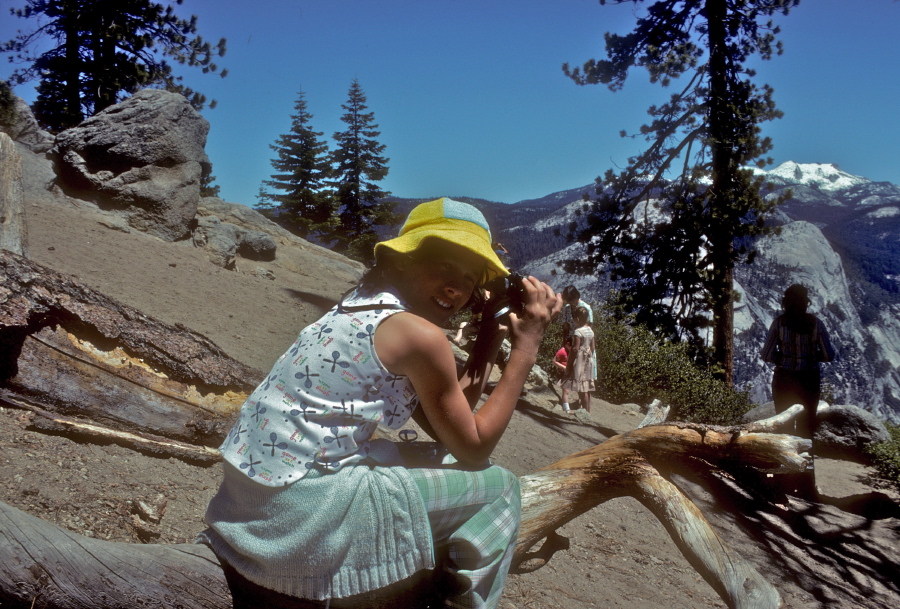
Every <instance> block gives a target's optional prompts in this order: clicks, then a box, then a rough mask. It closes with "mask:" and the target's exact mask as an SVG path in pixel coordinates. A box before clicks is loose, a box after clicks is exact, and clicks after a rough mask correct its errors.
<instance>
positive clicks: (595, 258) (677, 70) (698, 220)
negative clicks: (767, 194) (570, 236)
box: [563, 0, 799, 384]
mask: <svg viewBox="0 0 900 609" xmlns="http://www.w3.org/2000/svg"><path fill="white" fill-rule="evenodd" d="M632 1H633V2H634V4H640V3H641V2H643V0H621V1H617V2H615V3H616V4H622V3H625V2H632ZM605 3H606V2H605V0H601V4H605ZM798 3H799V0H658V1H653V2H647V4H648V5H649V6H647V7H646V10H645V13H646V14H645V15H644V16H642V17H640V18H638V20H637V22H636V25H635V27H634V29H633V31H632V32H630V33H629V34H627V35H625V36H620V35H616V34H611V33H607V34H606V55H607V59H605V60H599V61H597V60H593V59H591V60H589V61H587V62H586V63H585V64H584V65H583V66H582V67H581V68H575V69H570V68H569V66H568V65H564V66H563V70H564V72H565V73H566V74H567V75H568V76H569V77H571V78H572V79H573V80H574V81H575V82H576V83H578V84H580V85H586V84H598V83H599V84H604V85H606V86H608V87H609V88H610V90H612V91H617V90H619V89H621V88H622V87H623V85H624V82H625V80H626V77H627V75H628V71H629V69H630V68H632V67H642V68H645V69H646V70H647V71H648V72H649V75H650V81H651V82H654V83H659V84H661V85H662V86H664V87H668V86H669V85H670V84H672V82H673V81H676V80H677V81H678V86H679V90H677V91H676V92H675V93H674V94H672V95H671V97H670V98H669V100H668V101H667V102H666V103H664V104H662V105H659V106H656V105H654V106H651V107H650V108H649V109H648V114H650V116H651V117H652V119H653V120H652V121H651V122H650V123H649V124H648V125H644V126H643V127H641V129H640V136H641V137H643V138H644V139H645V140H646V141H647V142H648V146H647V148H646V150H645V151H644V152H642V153H640V154H639V155H637V156H635V157H632V158H630V159H629V160H628V161H629V162H628V166H627V167H626V168H625V169H624V170H623V171H621V172H620V173H618V174H617V173H615V172H613V171H612V170H610V171H608V172H607V173H606V175H605V176H604V178H603V179H602V180H601V179H599V178H598V180H597V182H598V194H599V197H598V199H597V200H596V201H594V202H593V203H592V207H591V211H590V213H589V216H588V223H587V227H586V228H585V229H584V230H581V231H578V238H579V240H580V241H582V242H584V243H585V244H586V247H587V251H588V256H587V258H586V259H585V260H577V261H569V262H568V263H567V265H566V266H567V268H569V269H570V270H578V271H581V272H590V271H595V270H598V269H600V268H607V269H609V270H610V271H611V274H612V276H613V278H614V279H617V280H619V281H620V282H621V283H620V285H621V288H622V289H621V291H620V292H619V294H620V296H621V302H620V304H624V305H625V306H626V308H627V309H629V310H631V311H632V312H635V313H636V317H637V320H638V321H639V322H641V323H644V324H646V325H648V326H649V327H651V328H652V329H654V330H655V331H657V332H660V333H662V334H665V335H668V336H669V337H673V338H678V337H683V338H687V339H689V340H691V342H693V343H694V345H695V346H697V347H698V351H699V352H701V353H702V352H704V351H705V349H704V344H705V337H704V336H703V329H704V328H705V327H706V326H707V325H708V324H709V321H708V318H709V317H710V314H711V317H712V321H711V323H712V329H713V336H712V348H711V350H709V351H706V355H708V356H710V357H711V363H712V364H714V366H715V368H716V369H717V371H718V373H719V374H720V376H721V377H722V378H723V380H725V381H726V382H727V383H729V384H731V383H732V381H733V365H734V364H733V357H734V330H733V326H734V302H735V298H736V295H735V292H734V267H735V264H736V263H738V262H740V261H742V260H743V261H745V262H751V261H752V255H753V250H752V243H753V239H754V238H755V237H757V236H759V235H761V234H765V233H766V232H768V230H769V229H768V228H767V227H766V225H765V219H766V217H767V216H768V215H769V214H770V213H771V212H772V210H773V209H774V207H775V206H776V205H777V204H778V203H779V201H778V200H766V199H764V198H763V197H762V196H761V195H760V187H761V186H762V180H761V179H759V178H755V177H754V175H753V172H752V171H751V170H750V169H748V166H749V165H751V164H755V165H757V166H759V167H764V166H765V165H767V164H769V163H771V162H772V161H771V159H769V158H764V157H763V155H764V154H765V153H766V152H768V151H769V150H770V149H771V147H772V143H771V141H770V140H769V138H762V137H761V136H760V123H762V122H764V121H768V120H772V119H774V118H778V117H780V116H781V112H780V111H778V110H777V109H776V107H775V104H774V101H773V99H772V89H771V88H770V87H769V86H768V85H763V86H761V87H758V86H757V85H756V84H754V82H753V77H754V76H755V73H754V71H753V70H751V69H750V68H748V67H747V62H748V60H749V59H750V58H751V57H752V56H754V55H758V56H759V57H761V58H762V59H770V58H771V57H772V56H773V55H775V54H780V53H781V52H782V46H781V43H780V42H777V41H776V39H775V37H776V35H777V34H778V32H779V29H778V28H777V27H775V26H774V25H773V24H772V22H771V21H770V20H769V21H763V19H764V18H767V17H770V16H771V15H773V14H776V13H781V14H785V15H787V14H788V11H789V9H790V8H791V7H793V6H796V5H797V4H798ZM623 135H624V133H623ZM605 265H608V266H605Z"/></svg>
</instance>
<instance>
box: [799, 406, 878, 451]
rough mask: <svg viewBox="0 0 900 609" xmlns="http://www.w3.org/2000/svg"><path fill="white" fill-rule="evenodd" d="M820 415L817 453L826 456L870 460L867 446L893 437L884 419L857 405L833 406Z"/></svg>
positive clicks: (817, 429)
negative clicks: (882, 420) (883, 421)
mask: <svg viewBox="0 0 900 609" xmlns="http://www.w3.org/2000/svg"><path fill="white" fill-rule="evenodd" d="M816 418H817V419H818V427H817V428H816V452H817V454H818V455H819V456H822V457H831V458H835V459H845V460H848V461H857V462H861V463H866V462H868V461H869V457H868V456H867V455H866V452H865V451H866V447H868V446H871V445H873V444H876V443H879V442H888V441H890V439H891V436H890V434H889V433H888V431H887V429H886V428H885V426H884V423H882V422H881V420H879V419H878V418H877V417H875V416H874V415H873V414H872V413H871V412H866V411H865V410H863V409H862V408H858V407H856V406H847V405H834V406H829V407H828V408H825V409H823V410H821V411H820V412H819V413H818V416H817V417H816Z"/></svg>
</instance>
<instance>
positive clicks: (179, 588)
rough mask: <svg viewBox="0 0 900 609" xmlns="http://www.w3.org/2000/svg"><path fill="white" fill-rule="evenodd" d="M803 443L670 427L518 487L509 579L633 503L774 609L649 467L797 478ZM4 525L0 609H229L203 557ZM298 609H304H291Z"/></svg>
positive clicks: (24, 519)
mask: <svg viewBox="0 0 900 609" xmlns="http://www.w3.org/2000/svg"><path fill="white" fill-rule="evenodd" d="M806 443H807V441H805V440H802V439H799V438H791V437H790V436H783V435H780V434H760V433H753V432H746V431H745V430H743V429H742V428H711V427H704V426H699V425H688V424H677V423H673V424H666V425H656V426H650V427H645V428H642V429H636V430H634V431H630V432H627V433H624V434H620V435H618V436H614V437H613V438H610V439H609V440H607V441H606V442H604V443H602V444H599V445H597V446H595V447H593V448H591V449H588V450H585V451H582V452H580V453H576V454H574V455H570V456H568V457H566V458H565V459H562V460H560V461H559V462H557V463H554V464H553V465H550V466H548V467H546V468H544V469H542V470H539V471H538V472H535V473H534V474H530V475H527V476H523V477H522V478H521V483H522V492H523V515H522V516H523V521H522V528H521V532H520V535H519V542H518V545H517V548H516V555H515V558H514V565H516V567H515V568H517V569H518V570H520V571H523V570H531V569H534V568H538V567H539V566H541V565H542V564H544V563H545V562H546V560H547V559H548V556H547V552H536V553H529V552H531V550H532V548H533V547H535V546H536V544H538V543H539V542H540V541H541V540H543V539H549V540H550V541H549V542H545V545H547V543H549V544H551V545H552V544H553V540H554V539H557V538H556V537H555V531H556V529H558V528H559V527H560V526H562V525H563V524H565V523H566V522H568V521H570V520H572V519H573V518H575V517H577V516H579V515H581V514H583V513H584V512H586V511H588V510H590V509H591V508H593V507H594V506H596V505H599V504H600V503H603V502H604V501H607V500H609V499H612V498H615V497H621V496H631V497H635V498H636V499H638V500H639V501H640V502H641V503H642V504H643V505H645V506H646V507H647V508H648V509H649V510H650V511H651V512H652V513H653V514H654V515H656V516H657V518H659V520H660V521H661V522H662V524H663V525H664V526H665V528H666V529H667V530H668V532H669V533H670V535H671V536H672V538H673V540H674V541H675V543H676V544H677V545H678V547H679V548H680V549H681V551H682V552H683V553H684V555H685V556H686V557H687V559H688V561H689V562H690V563H691V564H692V565H693V566H694V568H695V569H697V571H698V572H699V573H700V574H701V575H703V577H704V578H706V579H707V581H708V582H709V583H710V584H711V585H712V587H713V588H714V589H715V590H716V592H717V593H718V594H719V595H720V596H721V597H722V599H723V600H724V601H725V602H726V603H727V604H728V605H729V606H730V607H741V608H745V607H747V608H749V607H760V608H772V607H778V606H780V604H781V601H780V597H779V595H778V592H777V591H776V590H775V589H774V588H773V587H772V586H771V585H770V584H768V583H767V582H766V581H765V580H764V579H763V578H762V577H761V576H760V574H759V573H758V572H757V571H756V570H755V569H754V568H753V567H752V566H751V565H749V564H748V563H746V562H745V561H743V560H742V559H741V558H740V556H739V555H738V554H736V553H735V552H734V551H733V550H731V549H730V548H729V547H728V546H727V545H726V544H724V543H723V542H722V541H721V540H720V539H719V537H718V536H717V535H716V534H715V532H714V531H713V530H712V528H711V527H710V526H709V524H708V523H707V521H706V520H705V518H704V517H703V515H702V514H701V513H700V511H699V510H698V509H697V508H696V506H694V505H693V503H691V501H690V500H689V499H688V498H687V497H685V496H684V495H683V494H682V493H681V492H680V491H679V490H678V488H677V487H676V486H675V485H674V484H672V483H671V482H669V481H668V480H666V479H665V478H664V477H663V476H661V475H660V474H659V472H658V471H657V470H656V468H654V466H653V465H652V464H651V462H652V461H654V460H657V459H665V460H666V461H667V463H668V464H669V465H670V466H673V467H677V463H679V462H684V461H685V460H687V459H688V458H689V457H690V458H695V457H699V458H702V459H704V460H707V461H709V462H710V463H717V462H723V461H728V460H740V461H742V462H745V463H757V464H761V465H772V464H774V463H780V464H782V465H783V466H784V467H786V468H788V469H797V468H799V467H800V466H802V464H804V463H805V457H804V456H803V455H802V454H801V452H802V451H803V450H805V448H807V446H806ZM0 525H2V526H0V599H6V600H7V602H12V601H13V600H15V601H16V602H17V603H20V604H23V605H22V606H24V603H26V602H30V601H31V600H33V599H34V598H35V597H36V595H37V594H40V600H41V604H42V606H44V607H48V608H58V609H74V608H81V607H94V608H96V609H104V608H107V607H110V608H111V607H121V606H123V604H124V605H125V606H127V605H129V603H125V602H124V601H123V599H126V600H127V599H131V604H136V603H134V600H135V599H136V598H141V599H143V601H144V603H146V604H159V606H164V607H167V606H176V605H177V606H184V607H209V608H215V607H223V608H224V607H230V606H231V604H230V603H231V600H230V597H229V595H228V593H227V592H226V590H227V587H226V578H225V574H224V572H223V571H222V569H221V567H219V566H218V563H217V562H216V560H215V557H214V556H213V555H212V553H211V552H210V551H208V550H207V549H205V548H203V547H198V546H183V545H177V546H175V545H172V546H167V545H156V546H141V545H133V544H121V543H112V542H105V541H100V540H94V539H89V538H84V537H81V536H79V535H76V534H74V533H70V532H66V531H62V530H60V529H58V528H57V527H55V526H54V525H51V524H49V523H45V522H43V521H41V520H38V519H35V518H33V517H30V516H27V515H26V514H24V513H22V512H19V511H18V510H15V509H14V508H11V507H9V506H3V505H2V504H0ZM543 549H544V548H542V550H543ZM145 579H147V580H152V581H151V582H149V583H148V582H145V581H144V580H145ZM138 591H139V593H140V596H135V595H136V594H138ZM378 604H379V603H378V602H375V601H370V602H368V603H367V605H368V606H376V605H378ZM304 606H309V605H308V603H306V604H304V603H297V604H296V607H304ZM351 606H352V605H351Z"/></svg>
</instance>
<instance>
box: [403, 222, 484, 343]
mask: <svg viewBox="0 0 900 609" xmlns="http://www.w3.org/2000/svg"><path fill="white" fill-rule="evenodd" d="M399 266H400V268H399V270H400V273H401V275H400V277H401V281H400V283H401V286H400V287H401V290H402V291H403V296H404V299H405V300H406V301H407V302H409V303H410V305H411V306H412V309H413V312H414V313H416V314H418V315H421V316H422V317H424V318H425V319H428V320H429V321H431V322H433V323H436V324H438V325H441V324H443V323H446V322H447V320H449V319H450V317H452V316H453V314H455V313H456V312H457V311H459V310H460V309H462V308H463V307H464V306H465V305H466V304H467V303H468V302H469V300H470V299H471V297H472V293H473V292H474V291H475V289H476V288H477V287H478V284H479V283H480V280H481V278H482V276H483V274H484V261H483V260H482V258H481V257H480V256H478V255H477V254H475V253H473V252H471V251H470V250H468V249H466V248H464V247H462V246H460V245H456V244H453V243H449V242H446V241H441V240H437V239H435V240H430V241H427V242H425V243H424V244H423V245H422V247H421V248H419V250H417V251H416V252H414V253H413V254H412V255H410V256H409V257H408V258H407V259H406V260H405V261H403V262H402V263H401V264H400V265H399Z"/></svg>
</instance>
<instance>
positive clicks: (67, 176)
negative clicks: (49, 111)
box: [53, 89, 210, 241]
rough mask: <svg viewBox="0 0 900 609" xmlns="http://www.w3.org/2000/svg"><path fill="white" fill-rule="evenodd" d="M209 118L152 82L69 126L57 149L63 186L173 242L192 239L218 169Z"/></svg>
mask: <svg viewBox="0 0 900 609" xmlns="http://www.w3.org/2000/svg"><path fill="white" fill-rule="evenodd" d="M208 132H209V123H208V122H207V121H206V119H204V118H203V117H202V116H200V114H198V113H197V111H196V110H194V109H193V108H192V107H191V105H190V104H189V103H188V101H187V100H186V99H185V98H184V97H183V96H181V95H178V94H176V93H170V92H168V91H160V90H151V89H145V90H143V91H139V92H138V93H136V94H135V95H134V96H132V97H130V98H129V99H127V100H125V101H124V102H122V103H120V104H117V105H115V106H111V107H110V108H107V109H106V110H104V111H102V112H100V113H99V114H97V115H95V116H93V117H91V118H89V119H87V120H86V121H84V122H83V123H81V124H80V125H78V126H77V127H73V128H72V129H67V130H66V131H63V132H62V133H60V134H59V135H58V136H57V138H56V144H55V145H54V147H53V153H54V155H55V158H56V160H57V164H58V172H59V178H60V181H61V185H62V187H63V189H64V190H65V191H66V192H67V193H68V194H71V195H72V196H77V197H79V198H85V199H88V200H91V201H94V202H95V203H97V204H98V205H99V206H100V207H101V208H104V209H117V210H122V211H123V212H124V213H125V214H126V217H127V218H128V222H129V224H130V225H131V226H132V227H134V228H136V229H138V230H141V231H144V232H147V233H150V234H152V235H155V236H157V237H160V238H161V239H164V240H166V241H176V240H179V239H184V238H187V237H188V236H189V235H190V233H191V227H192V220H193V219H194V216H195V215H196V212H197V206H198V204H199V201H200V178H201V176H202V175H204V174H205V173H208V172H209V171H210V163H209V158H208V157H207V156H206V152H204V146H205V145H206V136H207V134H208Z"/></svg>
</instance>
